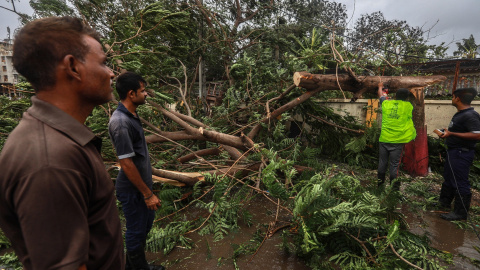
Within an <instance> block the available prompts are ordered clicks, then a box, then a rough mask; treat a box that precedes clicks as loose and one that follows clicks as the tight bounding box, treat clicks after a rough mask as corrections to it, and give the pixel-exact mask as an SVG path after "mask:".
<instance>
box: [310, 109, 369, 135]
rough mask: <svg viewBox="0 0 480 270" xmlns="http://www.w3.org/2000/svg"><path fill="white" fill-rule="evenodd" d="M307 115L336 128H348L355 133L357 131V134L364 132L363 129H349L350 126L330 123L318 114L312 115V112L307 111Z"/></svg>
mask: <svg viewBox="0 0 480 270" xmlns="http://www.w3.org/2000/svg"><path fill="white" fill-rule="evenodd" d="M307 115H308V116H310V117H313V118H315V119H317V120H318V121H321V122H323V123H325V124H327V125H330V126H333V127H336V128H340V129H344V130H348V131H351V132H355V133H358V134H364V133H365V131H364V130H361V129H359V130H354V129H351V128H346V127H342V126H339V125H337V124H334V123H330V122H329V121H327V120H325V119H323V118H320V117H318V116H315V115H312V114H309V113H307Z"/></svg>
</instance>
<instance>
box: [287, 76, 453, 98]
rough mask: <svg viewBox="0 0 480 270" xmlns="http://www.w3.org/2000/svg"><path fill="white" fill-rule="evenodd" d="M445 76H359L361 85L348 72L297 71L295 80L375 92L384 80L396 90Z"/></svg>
mask: <svg viewBox="0 0 480 270" xmlns="http://www.w3.org/2000/svg"><path fill="white" fill-rule="evenodd" d="M446 79H447V78H446V77H445V76H441V75H436V76H358V80H359V81H360V82H361V87H359V86H358V83H357V81H356V80H354V79H353V78H352V77H350V76H349V75H347V74H340V75H338V81H337V76H336V75H323V74H311V73H308V72H304V71H302V72H295V74H294V75H293V82H294V84H295V85H296V86H298V87H302V88H305V89H307V90H320V91H325V90H340V87H341V89H342V90H343V91H348V92H353V93H356V92H357V91H360V90H364V92H375V93H376V91H377V90H378V83H380V82H383V83H384V84H385V85H388V88H389V89H390V90H392V91H393V92H395V91H396V90H397V89H399V88H408V89H410V88H415V87H425V86H428V85H432V84H435V83H438V82H442V81H444V80H446Z"/></svg>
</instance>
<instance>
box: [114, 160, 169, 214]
mask: <svg viewBox="0 0 480 270" xmlns="http://www.w3.org/2000/svg"><path fill="white" fill-rule="evenodd" d="M119 162H120V166H121V167H122V170H123V172H124V173H125V175H126V176H127V178H128V180H129V181H130V182H131V183H132V184H133V185H134V186H135V187H136V188H137V189H138V191H140V192H141V193H142V194H143V197H144V198H147V199H145V204H146V205H147V207H148V209H150V210H157V209H158V207H159V206H160V205H161V202H160V200H159V199H158V197H157V196H156V195H155V194H153V191H151V190H150V189H149V188H148V186H147V185H146V184H145V182H143V180H142V177H141V176H140V173H139V172H138V169H137V167H136V166H135V164H134V163H133V161H132V159H131V158H124V159H120V160H119Z"/></svg>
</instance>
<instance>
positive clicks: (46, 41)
mask: <svg viewBox="0 0 480 270" xmlns="http://www.w3.org/2000/svg"><path fill="white" fill-rule="evenodd" d="M86 36H90V37H92V38H94V39H95V40H96V41H98V43H100V44H101V42H100V35H99V34H98V33H97V32H96V31H95V30H94V29H92V28H90V27H89V26H88V25H86V24H84V23H83V22H82V20H81V19H79V18H74V17H68V16H66V17H48V18H42V19H38V20H35V21H32V22H29V23H27V24H26V25H25V26H24V27H23V28H22V29H21V30H20V32H18V34H17V35H16V36H15V43H14V45H13V56H12V59H13V66H14V67H15V69H16V70H17V71H18V73H20V74H22V75H23V76H24V77H25V78H27V80H28V81H29V82H30V83H31V84H32V86H33V88H34V89H35V91H41V90H43V89H45V88H48V87H51V86H54V85H55V84H56V83H57V79H56V77H55V76H56V71H55V69H56V68H57V66H58V63H59V62H60V61H61V60H62V59H63V58H64V57H65V56H66V55H69V54H71V55H73V56H74V57H75V58H77V59H78V60H80V61H84V60H85V56H86V55H87V53H88V52H89V51H90V47H89V46H88V45H87V43H86V42H85V37H86Z"/></svg>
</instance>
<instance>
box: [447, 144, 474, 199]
mask: <svg viewBox="0 0 480 270" xmlns="http://www.w3.org/2000/svg"><path fill="white" fill-rule="evenodd" d="M474 158H475V151H474V150H469V151H467V149H464V150H462V149H458V148H457V149H449V150H447V157H446V160H445V166H444V172H443V179H445V182H444V184H445V185H446V186H447V187H449V188H452V189H454V190H455V191H457V189H458V192H459V193H460V195H462V196H464V195H470V194H471V191H470V181H469V180H468V174H469V172H470V166H472V163H473V159H474Z"/></svg>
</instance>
